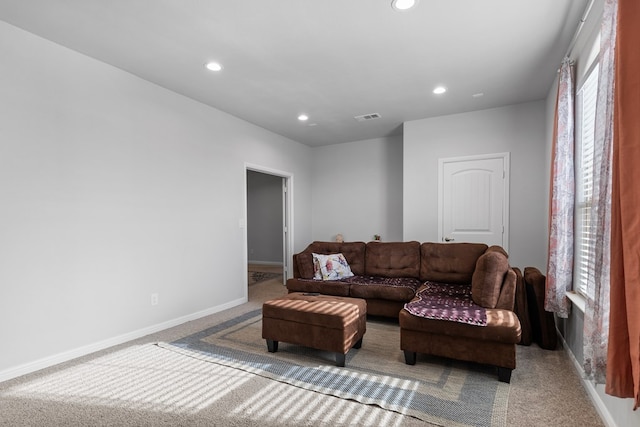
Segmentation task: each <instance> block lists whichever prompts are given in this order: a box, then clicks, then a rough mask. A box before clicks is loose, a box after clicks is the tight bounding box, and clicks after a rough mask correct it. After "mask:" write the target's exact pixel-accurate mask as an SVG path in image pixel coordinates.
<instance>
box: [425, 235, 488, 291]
mask: <svg viewBox="0 0 640 427" xmlns="http://www.w3.org/2000/svg"><path fill="white" fill-rule="evenodd" d="M487 248H488V246H487V245H485V244H484V243H431V242H427V243H423V244H422V245H420V280H422V281H426V280H430V281H432V282H440V283H460V284H463V283H467V284H470V283H471V279H472V276H473V272H474V271H475V269H476V262H477V261H478V258H480V256H481V255H482V254H483V253H485V251H486V250H487Z"/></svg>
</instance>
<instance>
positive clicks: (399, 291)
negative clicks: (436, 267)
mask: <svg viewBox="0 0 640 427" xmlns="http://www.w3.org/2000/svg"><path fill="white" fill-rule="evenodd" d="M344 281H345V282H347V283H349V285H350V288H349V295H350V296H352V297H355V298H366V299H383V300H388V301H400V302H407V301H411V299H412V298H413V297H414V296H415V294H416V290H417V289H418V288H419V287H420V285H421V284H422V282H420V280H418V279H416V278H415V277H380V276H353V277H350V278H348V279H345V280H344Z"/></svg>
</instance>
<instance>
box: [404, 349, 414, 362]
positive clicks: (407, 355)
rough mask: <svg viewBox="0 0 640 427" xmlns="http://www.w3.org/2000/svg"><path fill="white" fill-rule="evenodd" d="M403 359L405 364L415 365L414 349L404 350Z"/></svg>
mask: <svg viewBox="0 0 640 427" xmlns="http://www.w3.org/2000/svg"><path fill="white" fill-rule="evenodd" d="M404 361H405V363H406V364H407V365H415V364H416V352H415V351H408V350H405V351H404Z"/></svg>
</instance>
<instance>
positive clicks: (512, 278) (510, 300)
mask: <svg viewBox="0 0 640 427" xmlns="http://www.w3.org/2000/svg"><path fill="white" fill-rule="evenodd" d="M515 302H516V272H515V271H513V269H512V268H509V270H507V274H505V275H504V280H503V282H502V287H501V288H500V295H499V296H498V303H497V304H496V308H501V309H503V310H509V311H513V308H514V307H515Z"/></svg>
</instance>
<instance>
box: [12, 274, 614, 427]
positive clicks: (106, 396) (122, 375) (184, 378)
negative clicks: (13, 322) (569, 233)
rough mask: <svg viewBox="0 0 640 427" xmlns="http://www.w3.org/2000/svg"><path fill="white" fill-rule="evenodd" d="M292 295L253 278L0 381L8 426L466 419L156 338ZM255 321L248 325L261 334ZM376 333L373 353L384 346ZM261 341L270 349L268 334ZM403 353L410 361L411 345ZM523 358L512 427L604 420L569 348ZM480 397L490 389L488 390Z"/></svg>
mask: <svg viewBox="0 0 640 427" xmlns="http://www.w3.org/2000/svg"><path fill="white" fill-rule="evenodd" d="M285 293H286V289H285V288H284V286H282V284H281V283H279V282H278V280H277V279H276V280H267V281H264V282H261V283H258V284H256V285H253V286H250V287H249V302H248V303H246V304H243V305H241V306H238V307H234V308H232V309H229V310H225V311H223V312H220V313H216V314H214V315H211V316H207V317H204V318H202V319H198V320H195V321H192V322H188V323H185V324H183V325H180V326H177V327H175V328H171V329H167V330H165V331H162V332H159V333H156V334H152V335H149V336H146V337H144V338H140V339H138V340H135V341H132V342H129V343H126V344H122V345H120V346H116V347H113V348H110V349H107V350H104V351H100V352H97V353H95V354H91V355H88V356H85V357H82V358H79V359H76V360H73V361H70V362H66V363H63V364H60V365H56V366H54V367H51V368H48V369H44V370H42V371H39V372H35V373H33V374H29V375H25V376H23V377H20V378H16V379H13V380H11V381H6V382H4V383H0V414H2V415H1V416H0V426H94V425H95V426H160V425H166V426H218V425H219V426H267V427H269V426H280V425H303V426H347V425H362V426H365V425H366V426H369V425H370V426H382V425H384V426H429V425H447V426H448V425H465V424H456V423H453V422H452V421H447V420H440V421H437V420H433V421H432V423H429V422H426V421H423V420H421V419H418V418H416V417H414V416H410V415H402V414H400V413H398V412H397V411H393V410H387V409H383V408H381V407H379V406H376V405H368V404H363V403H360V402H358V401H355V400H352V399H343V398H339V397H335V396H333V395H329V394H324V393H319V392H314V391H310V390H306V389H305V388H304V387H300V386H299V385H298V386H296V385H291V384H289V383H287V382H282V381H275V380H274V379H272V378H269V377H266V376H261V375H257V374H256V373H252V372H248V371H247V370H242V369H237V368H233V367H229V366H225V365H223V364H218V363H211V362H210V361H207V360H199V359H198V358H194V357H185V355H183V354H180V353H179V352H174V351H167V350H166V349H163V348H160V347H159V346H158V345H156V343H158V342H164V343H172V342H173V343H175V342H180V340H184V339H185V338H188V337H193V336H194V335H196V334H199V333H202V332H203V331H207V330H210V329H211V328H216V327H219V325H223V324H225V322H233V319H237V318H239V317H241V316H248V317H251V315H250V314H248V313H252V312H256V310H259V309H260V308H261V306H262V302H263V301H265V300H267V299H270V298H273V297H275V296H278V295H284V294H285ZM249 323H251V322H249ZM393 326H394V325H388V324H387V325H385V326H383V327H393ZM245 329H246V331H244V332H242V333H245V332H247V331H248V332H247V333H250V332H251V331H250V328H245ZM234 330H235V329H234ZM367 334H369V331H368V332H367ZM207 337H208V338H207ZM204 338H205V342H206V340H207V339H208V340H209V341H214V344H215V340H216V339H218V337H212V334H208V335H207V336H206V337H204ZM367 338H368V335H365V339H364V343H363V346H362V349H361V350H363V351H364V350H366V349H367V347H371V346H373V345H375V344H374V343H373V342H369V341H368V340H367ZM259 346H264V347H265V348H264V353H266V345H265V344H264V342H263V341H261V342H260V344H259ZM281 352H282V353H283V354H284V351H282V350H279V352H278V353H281ZM278 353H276V354H278ZM397 353H398V358H399V361H400V362H401V357H402V356H401V352H400V351H399V350H398V352H397ZM285 357H299V356H295V355H285ZM318 357H322V356H319V355H317V354H313V353H311V354H308V355H306V356H304V358H305V360H307V361H308V360H309V358H310V359H311V360H315V362H314V363H317V362H318V360H317V358H318ZM358 357H360V355H359V354H358V355H355V354H354V355H353V356H352V360H349V359H348V360H347V367H349V365H350V364H351V365H353V366H356V365H357V364H356V362H357V360H356V358H358ZM363 360H364V359H363ZM298 361H299V360H298ZM517 362H518V367H517V368H516V369H515V370H514V371H513V375H512V379H511V384H510V386H508V397H507V403H506V416H505V418H504V425H507V426H540V425H549V426H583V427H591V426H594V427H596V426H597V427H600V426H603V423H602V422H601V420H600V418H599V417H598V414H597V412H596V411H595V409H594V407H593V406H592V404H591V402H590V400H589V398H588V396H587V394H586V392H585V390H584V388H583V387H582V384H581V382H580V378H579V377H578V375H577V374H576V372H575V369H574V367H573V365H572V364H571V361H570V360H569V358H568V356H567V354H566V353H565V352H564V351H563V350H557V351H548V350H542V349H540V348H539V347H537V346H535V345H532V346H530V347H523V346H518V355H517ZM327 366H328V365H327ZM447 366H452V362H450V361H441V360H438V359H436V360H433V359H428V358H423V359H420V358H419V359H418V363H417V364H416V365H415V366H412V367H408V368H411V369H412V371H413V372H414V373H415V376H416V377H424V376H429V375H435V374H434V373H435V372H442V371H443V370H445V369H446V367H447ZM374 369H376V370H378V371H380V370H381V369H382V367H380V366H378V367H374ZM456 369H457V368H456ZM462 369H463V368H462ZM480 371H482V368H480ZM485 374H486V373H485ZM484 382H485V385H486V387H489V388H491V387H494V388H495V386H496V384H497V380H496V379H495V378H493V376H488V377H487V378H485V380H484ZM478 396H479V398H481V397H482V392H481V391H480V392H478ZM485 422H486V421H485ZM472 425H490V424H489V423H488V422H487V424H482V423H481V422H478V423H477V424H472Z"/></svg>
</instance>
